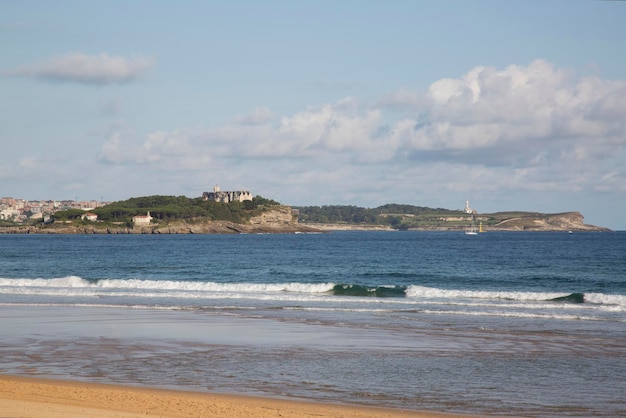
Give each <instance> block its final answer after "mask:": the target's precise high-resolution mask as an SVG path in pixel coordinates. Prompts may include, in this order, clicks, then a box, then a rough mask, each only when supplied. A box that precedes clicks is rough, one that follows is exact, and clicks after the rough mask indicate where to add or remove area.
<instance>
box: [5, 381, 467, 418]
mask: <svg viewBox="0 0 626 418" xmlns="http://www.w3.org/2000/svg"><path fill="white" fill-rule="evenodd" d="M0 415H1V416H2V417H3V418H5V417H7V418H8V417H30V418H34V417H46V418H61V417H63V418H67V417H70V418H72V417H76V418H78V417H97V418H109V417H110V418H112V417H116V418H131V417H144V418H145V417H148V418H150V417H171V418H177V417H181V418H182V417H185V418H188V417H233V418H237V417H246V418H247V417H259V418H269V417H333V418H334V417H336V418H339V417H361V418H363V417H388V418H396V417H422V418H446V417H447V418H451V417H461V416H460V415H451V414H440V413H433V412H420V411H408V410H396V409H385V408H374V407H362V406H352V405H335V404H324V403H314V402H301V401H293V400H282V399H269V398H257V397H251V396H237V395H223V394H210V393H199V392H183V391H175V390H164V389H151V388H141V387H128V386H117V385H105V384H98V383H82V382H70V381H61V380H48V379H40V378H30V377H28V378H26V377H15V376H2V375H0Z"/></svg>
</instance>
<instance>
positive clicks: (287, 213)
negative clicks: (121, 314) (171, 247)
mask: <svg viewBox="0 0 626 418" xmlns="http://www.w3.org/2000/svg"><path fill="white" fill-rule="evenodd" d="M296 232H319V230H318V229H316V228H313V227H311V226H306V225H301V224H299V223H298V220H297V218H296V217H294V216H293V215H292V212H291V208H290V207H288V206H279V207H275V208H272V209H271V210H267V211H265V212H263V213H261V214H260V215H257V216H254V217H252V218H250V220H249V221H248V222H246V223H236V222H230V221H213V220H189V221H183V220H179V221H173V222H155V223H151V224H149V225H142V226H127V225H126V224H123V225H112V224H104V223H99V222H89V223H79V224H76V223H54V224H50V225H30V226H12V227H4V228H0V233H7V234H263V233H277V234H278V233H296Z"/></svg>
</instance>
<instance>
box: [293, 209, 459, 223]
mask: <svg viewBox="0 0 626 418" xmlns="http://www.w3.org/2000/svg"><path fill="white" fill-rule="evenodd" d="M294 209H297V210H298V212H299V220H300V222H303V223H322V224H326V223H339V224H341V223H346V224H372V225H385V226H390V227H392V228H395V229H408V228H414V227H420V226H431V227H433V226H438V225H443V224H445V223H446V221H445V219H447V218H449V217H452V216H456V217H462V216H463V215H464V214H463V212H462V211H458V210H456V211H455V210H449V209H442V208H437V209H433V208H428V207H423V206H412V205H399V204H386V205H383V206H378V207H376V208H362V207H357V206H339V205H332V206H300V207H294Z"/></svg>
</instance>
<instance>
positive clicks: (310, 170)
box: [0, 0, 626, 230]
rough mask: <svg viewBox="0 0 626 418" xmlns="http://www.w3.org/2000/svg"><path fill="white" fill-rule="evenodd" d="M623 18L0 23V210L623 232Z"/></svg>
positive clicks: (57, 16) (370, 15) (197, 15)
mask: <svg viewBox="0 0 626 418" xmlns="http://www.w3.org/2000/svg"><path fill="white" fill-rule="evenodd" d="M624 22H626V2H622V1H593V0H585V1H583V0H551V1H539V0H531V1H528V0H511V1H501V0H493V1H492V0H484V1H478V0H455V1H450V0H437V1H435V0H431V1H417V0H406V1H402V0H389V1H384V2H383V1H367V0H359V1H357V0H332V1H329V0H315V1H310V0H299V1H283V0H264V1H242V0H234V1H228V2H226V1H209V0H206V1H186V0H182V1H177V2H171V1H140V0H137V1H116V0H112V1H106V2H104V1H89V2H85V1H58V2H50V1H29V0H19V1H13V0H3V1H1V2H0V195H1V196H2V197H15V198H23V199H30V200H48V199H55V200H64V199H77V200H104V201H116V200H125V199H128V198H130V197H139V196H149V195H155V194H159V195H175V196H180V195H184V196H188V197H199V196H201V195H202V193H203V192H204V191H212V190H213V187H214V186H215V185H219V186H220V187H221V189H222V190H249V191H251V192H252V194H253V195H260V196H263V197H265V198H269V199H274V200H277V201H279V202H281V203H283V204H286V205H291V206H308V205H316V206H322V205H356V206H362V207H368V208H373V207H377V206H380V205H383V204H386V203H398V204H409V205H416V206H428V207H435V208H437V207H439V208H447V209H462V208H463V207H464V205H465V201H466V200H469V201H470V206H471V207H472V208H473V209H475V210H477V211H478V213H491V212H497V211H506V210H526V211H536V212H544V213H559V212H568V211H580V212H581V213H582V214H583V215H584V216H585V222H586V223H590V224H594V225H599V226H605V227H609V228H612V229H616V230H626V213H625V212H626V168H625V166H626V150H625V148H626V46H625V44H624V39H626V25H625V24H624Z"/></svg>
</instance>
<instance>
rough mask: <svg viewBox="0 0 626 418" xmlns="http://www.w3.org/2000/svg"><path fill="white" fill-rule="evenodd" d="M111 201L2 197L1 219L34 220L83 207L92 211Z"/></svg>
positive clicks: (15, 220)
mask: <svg viewBox="0 0 626 418" xmlns="http://www.w3.org/2000/svg"><path fill="white" fill-rule="evenodd" d="M109 203H111V202H103V201H98V200H82V201H76V200H26V199H16V198H13V197H3V198H0V220H5V221H11V222H25V221H27V220H29V219H32V220H38V219H40V220H42V221H43V220H45V219H46V218H47V217H49V216H50V215H52V214H54V213H55V212H58V211H60V210H67V209H81V210H84V211H90V210H93V209H95V208H99V207H101V206H105V205H108V204H109Z"/></svg>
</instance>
